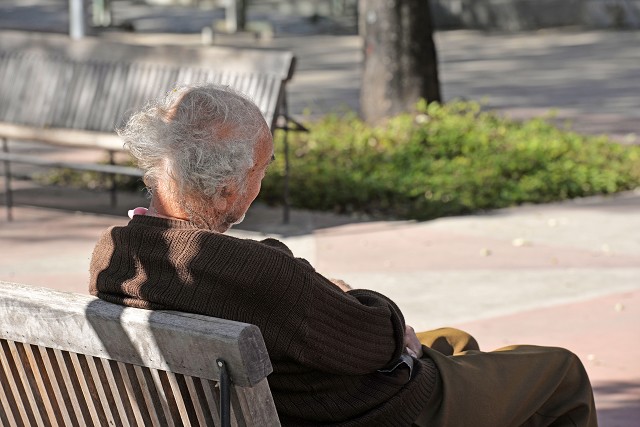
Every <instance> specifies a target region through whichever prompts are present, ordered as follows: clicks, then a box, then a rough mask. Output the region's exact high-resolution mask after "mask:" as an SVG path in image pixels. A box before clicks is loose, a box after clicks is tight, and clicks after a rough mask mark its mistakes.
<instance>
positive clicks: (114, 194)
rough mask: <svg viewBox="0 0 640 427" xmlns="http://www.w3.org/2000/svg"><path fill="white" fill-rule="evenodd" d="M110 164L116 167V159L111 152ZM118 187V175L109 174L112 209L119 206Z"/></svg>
mask: <svg viewBox="0 0 640 427" xmlns="http://www.w3.org/2000/svg"><path fill="white" fill-rule="evenodd" d="M109 164H110V165H112V166H113V165H115V164H116V162H115V158H114V154H113V151H109ZM117 190H118V189H117V185H116V175H115V174H113V173H111V174H109V192H110V193H111V207H112V208H115V207H116V206H117V204H118V194H117Z"/></svg>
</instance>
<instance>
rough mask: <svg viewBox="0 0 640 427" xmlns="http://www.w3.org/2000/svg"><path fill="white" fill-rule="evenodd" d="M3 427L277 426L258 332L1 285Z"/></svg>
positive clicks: (250, 327)
mask: <svg viewBox="0 0 640 427" xmlns="http://www.w3.org/2000/svg"><path fill="white" fill-rule="evenodd" d="M0 295H1V296H0V325H2V327H1V328H0V362H1V363H0V424H1V425H3V426H58V425H60V426H62V425H66V426H90V425H96V426H128V425H132V426H182V425H184V426H214V425H215V426H219V425H222V426H227V425H234V426H236V425H237V426H257V427H264V426H267V427H268V426H278V425H280V422H279V421H278V416H277V413H276V410H275V406H274V403H273V398H272V396H271V392H270V390H269V385H268V382H267V378H266V377H267V375H268V374H269V373H270V372H271V371H272V367H271V363H270V360H269V356H268V354H267V351H266V348H265V345H264V341H263V339H262V335H261V333H260V330H259V329H258V328H257V327H256V326H254V325H249V324H246V323H240V322H232V321H228V320H222V319H216V318H212V317H207V316H201V315H196V314H189V313H181V312H176V311H150V310H141V309H135V308H128V307H122V306H119V305H115V304H111V303H108V302H105V301H102V300H99V299H97V298H93V297H90V296H85V295H80V294H72V293H66V292H59V291H54V290H51V289H46V288H39V287H34V286H26V285H19V284H15V283H8V282H0Z"/></svg>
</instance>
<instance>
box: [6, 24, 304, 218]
mask: <svg viewBox="0 0 640 427" xmlns="http://www.w3.org/2000/svg"><path fill="white" fill-rule="evenodd" d="M294 63H295V60H294V56H293V54H292V53H290V52H285V51H273V50H257V49H232V48H222V47H201V48H188V47H176V46H140V45H126V44H120V43H113V42H106V41H101V40H99V39H91V38H85V39H82V40H78V41H71V40H70V39H69V38H67V37H65V36H59V35H53V34H36V33H19V32H3V33H2V36H1V37H0V139H1V140H2V146H3V150H2V152H0V160H3V161H4V173H5V190H6V194H5V199H6V205H7V215H8V219H9V220H11V207H12V203H13V198H12V188H11V179H12V176H11V167H10V164H11V162H15V163H25V164H32V165H40V166H48V167H64V168H70V169H78V170H90V171H95V172H101V173H107V174H112V175H113V174H123V175H130V176H141V175H142V174H141V172H140V171H139V170H137V169H135V168H130V167H124V166H118V165H115V164H113V163H114V162H113V156H114V153H116V152H118V151H122V150H123V146H122V141H121V140H120V139H119V137H118V136H117V135H116V134H115V132H114V129H115V128H116V126H119V125H121V124H123V122H124V121H126V119H127V117H128V115H129V114H131V113H132V112H133V111H135V110H136V109H137V108H139V107H141V106H142V105H143V104H144V103H145V102H146V101H147V100H149V99H152V98H156V97H157V96H159V95H160V94H162V93H164V92H167V91H169V90H171V88H172V87H173V86H174V85H175V84H176V83H196V82H213V83H218V84H222V85H229V86H231V87H233V88H235V89H237V90H239V91H241V92H243V93H245V94H246V95H248V96H249V97H250V98H251V99H252V100H253V101H254V102H255V103H256V104H257V105H258V107H259V108H260V110H261V111H262V113H263V115H264V117H265V119H266V120H267V123H268V124H269V126H270V127H271V130H272V131H274V130H275V129H276V128H277V127H278V126H280V127H282V128H283V129H285V130H287V129H288V122H289V119H288V113H287V102H286V83H287V81H289V80H290V79H291V77H292V75H293V70H294ZM283 117H284V120H278V119H279V118H283ZM278 123H280V125H279V124H278ZM8 140H11V141H38V142H42V143H46V144H53V145H59V146H68V147H77V148H92V149H104V150H106V151H107V152H108V153H109V155H110V156H109V158H110V163H111V164H91V163H77V162H61V161H51V160H47V159H43V158H42V157H38V156H35V155H29V154H24V153H13V152H9V144H8V143H7V141H8ZM285 157H286V155H285ZM111 187H112V204H115V180H114V179H112V181H111ZM284 202H285V220H286V219H287V217H288V211H287V208H286V205H287V200H286V195H285V201H284Z"/></svg>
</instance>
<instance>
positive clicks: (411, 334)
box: [404, 325, 422, 359]
mask: <svg viewBox="0 0 640 427" xmlns="http://www.w3.org/2000/svg"><path fill="white" fill-rule="evenodd" d="M404 346H405V347H406V349H407V353H408V354H409V356H412V357H415V358H417V359H419V358H421V357H422V344H421V343H420V340H418V337H417V336H416V331H414V330H413V328H412V327H411V326H409V325H406V326H405V329H404Z"/></svg>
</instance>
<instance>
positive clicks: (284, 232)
mask: <svg viewBox="0 0 640 427" xmlns="http://www.w3.org/2000/svg"><path fill="white" fill-rule="evenodd" d="M31 3H33V4H36V5H40V6H43V5H44V6H46V7H48V8H49V9H47V10H48V11H49V12H50V15H48V18H47V20H45V22H47V23H49V22H54V24H51V28H48V29H49V30H57V31H60V28H61V25H63V24H64V22H63V21H64V19H63V17H61V16H60V10H61V9H60V7H59V6H60V3H59V1H55V0H49V1H48V2H47V3H46V4H44V2H39V1H35V0H34V1H32V2H31ZM31 3H26V2H25V3H24V4H25V5H28V4H31ZM9 6H11V5H9ZM9 6H7V2H3V3H2V4H0V10H2V11H3V14H0V16H3V17H4V18H2V17H0V28H3V26H2V24H3V22H6V21H3V19H7V18H6V17H7V16H12V17H13V18H12V19H13V20H14V21H13V22H15V20H16V19H18V18H16V16H18V15H7V14H6V13H4V12H7V11H9V12H10V11H11V10H14V11H15V8H14V9H10V8H9V9H7V7H9ZM44 6H43V7H44ZM3 7H5V9H2V8H3ZM56 7H58V8H57V9H56ZM7 13H8V12H7ZM20 13H24V11H20ZM23 16H31V15H29V14H27V15H23ZM20 19H24V18H20ZM18 20H19V19H18ZM165 21H166V20H165ZM37 22H38V21H37V20H36V19H32V21H29V22H27V23H25V25H27V24H29V25H37ZM56 22H57V23H56ZM184 22H188V20H185V21H184ZM61 23H62V24H61ZM47 25H48V24H47ZM4 28H6V26H5V27H4ZM29 28H30V27H29ZM288 28H290V29H292V28H294V29H296V31H300V33H298V34H294V31H293V30H291V31H290V32H289V33H288V34H287V33H283V34H278V35H277V36H276V37H275V38H274V39H273V40H271V41H264V42H261V46H266V47H281V48H289V49H293V50H294V51H295V52H296V53H297V55H298V56H299V59H300V61H299V67H298V70H297V73H296V76H295V78H294V81H293V83H292V85H291V88H290V89H291V91H290V100H291V105H292V110H293V111H294V112H295V113H297V114H302V112H303V110H304V109H305V108H310V109H311V114H312V115H316V114H320V113H322V112H325V111H327V110H331V109H335V108H337V107H339V106H340V105H348V106H351V107H352V108H357V107H358V85H359V74H360V68H359V61H360V40H359V38H358V37H357V36H354V35H340V36H336V35H332V34H326V33H322V32H321V31H312V30H313V28H311V29H310V27H309V25H308V24H304V25H303V24H300V25H299V26H297V27H296V26H290V27H288ZM304 28H306V29H307V30H308V31H307V33H308V34H306V35H304V36H303V35H302V33H304V31H302V30H301V29H304ZM30 29H33V28H30ZM0 36H1V34H0ZM105 37H111V38H116V39H118V38H120V39H126V40H128V41H136V42H147V41H150V42H154V43H157V42H162V41H164V42H169V43H174V44H197V43H198V42H199V35H194V34H170V35H167V34H163V35H159V34H150V33H145V34H123V33H110V34H108V35H105ZM436 39H437V43H438V48H439V53H440V60H441V64H440V72H441V79H442V83H443V92H444V94H445V97H446V98H447V99H451V98H455V97H464V98H469V99H478V98H482V97H486V99H487V103H488V105H489V106H491V107H494V108H497V109H500V110H501V111H504V112H505V113H507V114H510V115H513V116H515V117H529V116H531V115H539V114H544V113H545V112H546V111H548V110H549V109H550V108H557V109H558V113H557V114H558V116H559V117H560V118H561V119H562V118H568V119H571V120H572V121H573V122H574V125H575V127H576V128H578V129H579V130H581V131H585V132H595V133H607V134H610V135H613V136H614V137H616V138H617V139H619V140H621V141H624V142H634V141H637V139H636V138H635V137H634V135H633V134H634V133H635V134H640V108H639V107H640V96H638V95H640V93H639V92H640V85H639V84H638V82H640V68H638V67H637V64H638V63H640V62H639V60H640V43H639V42H640V33H637V32H592V33H577V32H540V33H529V34H523V35H517V36H508V35H503V34H502V35H501V34H493V35H487V34H480V33H472V32H444V33H439V34H437V37H436ZM218 42H220V43H228V44H230V43H236V44H240V45H248V44H250V45H253V44H256V43H257V42H255V41H253V40H251V39H248V38H235V39H233V38H224V37H221V38H219V40H218ZM16 199H17V201H18V202H19V204H20V207H18V208H17V209H16V210H15V214H16V220H15V221H14V222H12V223H8V222H7V221H6V220H5V219H4V217H2V218H0V280H9V281H17V282H23V283H31V284H36V285H42V286H51V287H55V288H58V289H65V290H72V291H77V292H86V282H87V265H88V262H89V257H90V253H91V249H92V247H93V244H94V242H95V240H96V238H97V236H98V233H99V232H100V231H101V230H102V229H104V228H105V227H107V226H109V225H112V224H124V223H126V221H127V219H126V217H125V212H126V210H127V209H128V208H130V207H133V206H137V205H142V204H144V197H143V196H142V195H131V194H125V195H122V196H121V198H120V200H121V202H120V206H121V207H120V208H118V209H115V210H114V209H111V208H109V207H108V206H107V203H108V196H107V195H106V194H95V193H84V192H79V191H69V190H64V189H56V190H52V189H45V190H42V189H38V188H34V187H33V186H31V185H28V184H22V185H21V186H20V188H19V189H18V192H17V195H16ZM76 210H78V211H82V213H80V212H75V211H76ZM638 214H640V192H628V193H625V194H621V195H619V196H617V197H611V198H590V199H584V200H577V201H572V202H567V203H561V204H550V205H542V206H526V207H520V208H514V209H505V210H500V211H496V212H490V213H487V214H484V215H471V216H465V217H455V218H443V219H439V220H435V221H429V222H422V223H416V222H363V221H359V220H357V219H355V218H348V217H337V216H333V215H328V214H319V213H312V212H300V211H296V212H294V214H293V217H292V223H291V224H290V225H283V224H282V223H281V213H280V211H278V210H273V209H268V208H265V207H263V206H255V207H254V208H252V209H251V211H250V213H249V215H248V216H247V220H246V221H245V223H243V224H242V225H241V226H240V227H239V228H238V229H237V230H234V231H233V233H234V234H235V235H237V236H240V237H247V238H262V237H263V236H265V235H275V236H277V237H280V238H282V239H283V240H285V241H286V243H287V244H289V245H290V246H291V247H292V249H293V250H294V252H295V253H296V254H297V255H298V256H303V257H306V258H307V259H309V260H310V261H311V262H312V263H313V264H314V265H315V266H316V267H317V269H318V270H319V271H320V272H322V273H323V274H326V275H327V276H330V277H341V278H344V279H346V280H347V281H349V282H351V283H352V285H354V286H356V287H365V288H371V289H375V290H379V291H381V292H383V293H385V294H387V295H389V296H391V297H392V298H393V299H394V300H396V301H397V302H398V304H399V305H400V307H401V308H402V310H403V312H404V313H405V315H406V317H407V321H408V322H409V323H411V324H413V325H414V326H415V327H416V328H417V329H426V328H433V327H439V326H443V325H454V326H459V327H462V328H464V329H466V330H468V331H470V332H471V333H472V334H474V335H475V336H476V337H477V338H478V340H479V341H480V343H481V345H482V346H483V348H484V349H486V350H490V349H492V348H496V347H500V346H503V345H506V344H512V343H518V342H522V343H533V344H546V345H561V346H565V347H568V348H570V349H572V350H573V351H575V352H576V353H577V354H578V355H579V356H580V357H581V359H582V360H583V362H584V363H585V365H586V367H587V370H588V371H589V374H590V376H591V378H592V381H593V383H594V387H595V390H596V400H597V404H598V407H599V411H600V412H599V417H600V420H601V425H603V426H607V427H609V426H611V427H615V426H620V427H632V426H637V425H638V420H640V367H639V365H638V362H637V358H638V354H640V326H639V325H640V231H639V230H640V215H638Z"/></svg>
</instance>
